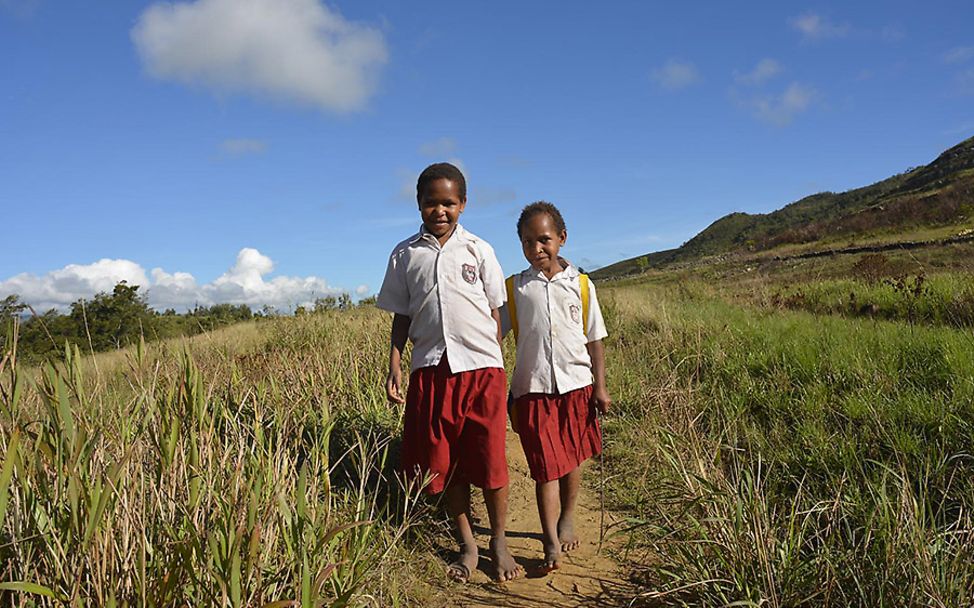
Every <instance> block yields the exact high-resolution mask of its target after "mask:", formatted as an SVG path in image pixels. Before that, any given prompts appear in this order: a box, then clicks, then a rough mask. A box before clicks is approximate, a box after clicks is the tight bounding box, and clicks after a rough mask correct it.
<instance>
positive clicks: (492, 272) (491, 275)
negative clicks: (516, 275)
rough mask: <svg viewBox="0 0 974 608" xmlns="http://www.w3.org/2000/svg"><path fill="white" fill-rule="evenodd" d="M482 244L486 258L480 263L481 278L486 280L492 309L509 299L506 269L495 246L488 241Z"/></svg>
mask: <svg viewBox="0 0 974 608" xmlns="http://www.w3.org/2000/svg"><path fill="white" fill-rule="evenodd" d="M482 246H483V256H484V258H483V261H481V263H480V280H481V281H483V282H484V293H486V294H487V303H488V304H489V305H490V307H491V309H494V308H500V307H501V306H502V305H503V304H504V302H506V301H507V287H505V286H504V271H503V270H501V265H500V262H498V261H497V256H496V255H494V248H493V247H491V246H490V245H488V244H486V243H482ZM501 317H502V318H503V315H501Z"/></svg>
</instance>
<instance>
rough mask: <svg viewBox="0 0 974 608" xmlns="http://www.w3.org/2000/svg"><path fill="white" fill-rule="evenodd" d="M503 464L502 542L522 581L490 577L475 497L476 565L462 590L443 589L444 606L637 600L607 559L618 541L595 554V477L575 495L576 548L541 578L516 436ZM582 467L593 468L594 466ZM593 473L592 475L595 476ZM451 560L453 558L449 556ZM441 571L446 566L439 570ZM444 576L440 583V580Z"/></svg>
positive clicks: (537, 530)
mask: <svg viewBox="0 0 974 608" xmlns="http://www.w3.org/2000/svg"><path fill="white" fill-rule="evenodd" d="M507 458H508V466H509V468H510V474H511V493H510V501H509V508H508V518H507V537H508V543H509V544H510V547H511V552H512V553H513V554H514V557H515V559H516V560H517V562H518V563H519V564H521V566H523V567H524V569H525V571H526V575H525V576H522V577H521V578H518V579H516V580H513V581H509V582H506V583H498V582H494V581H493V580H492V579H491V578H490V576H489V574H488V573H489V572H490V560H489V559H488V557H487V550H486V547H487V542H488V540H489V530H488V529H487V528H486V527H485V526H486V522H487V518H486V515H485V513H484V508H483V501H482V499H481V497H480V495H479V494H478V493H475V495H474V505H475V513H474V516H475V517H476V518H478V519H480V523H481V525H479V526H478V527H477V528H476V532H477V541H478V544H479V545H480V547H481V551H480V563H479V564H478V567H477V571H475V572H474V573H473V574H472V575H471V577H470V580H469V581H468V582H467V583H465V584H460V583H446V582H445V583H444V584H445V585H449V587H448V588H447V589H445V591H446V593H447V595H448V596H449V597H450V598H451V599H450V602H449V603H448V604H447V605H448V606H455V607H463V608H477V607H495V606H499V607H515V606H516V607H522V606H523V607H528V608H534V607H542V606H544V607H545V608H547V607H550V606H559V607H560V606H565V607H575V606H579V607H580V606H626V605H628V604H629V601H630V600H631V599H632V598H633V597H634V596H635V595H636V592H635V591H633V590H632V587H631V585H630V584H629V582H628V581H627V580H626V573H625V568H623V566H622V565H621V564H620V563H619V562H617V561H615V560H614V559H613V558H612V557H611V554H612V552H613V550H614V549H616V548H618V541H611V540H606V541H605V542H604V543H603V545H602V547H601V550H600V547H599V521H600V514H601V509H600V508H599V494H598V487H597V484H598V482H597V481H594V484H595V487H592V483H591V482H592V481H593V480H592V479H591V478H596V477H597V475H591V476H589V475H586V476H585V477H584V478H583V479H585V481H583V482H582V488H581V491H580V493H579V500H578V506H577V508H576V518H577V519H576V522H575V530H576V531H577V533H578V535H579V537H580V539H581V544H580V546H579V547H578V549H576V550H575V551H572V552H571V553H567V554H563V555H562V559H561V568H559V569H558V570H556V571H554V572H551V573H548V574H540V573H539V572H538V568H539V566H540V565H541V561H542V546H541V522H540V520H539V519H538V508H537V504H536V502H535V498H534V481H532V480H531V478H530V476H529V474H528V464H527V462H526V461H525V459H524V452H523V451H522V450H521V444H520V442H519V441H518V437H517V435H515V434H514V433H513V432H510V431H509V432H508V436H507ZM585 466H591V467H598V464H597V463H591V462H589V463H586V465H585ZM595 472H596V473H597V471H595ZM617 520H618V516H617V515H614V514H612V513H609V512H607V513H606V514H605V526H606V528H608V527H609V526H610V524H612V523H614V522H616V521H617ZM448 557H452V556H448ZM443 566H444V570H445V568H446V563H445V562H444V564H443ZM445 578H446V577H445V575H444V579H445Z"/></svg>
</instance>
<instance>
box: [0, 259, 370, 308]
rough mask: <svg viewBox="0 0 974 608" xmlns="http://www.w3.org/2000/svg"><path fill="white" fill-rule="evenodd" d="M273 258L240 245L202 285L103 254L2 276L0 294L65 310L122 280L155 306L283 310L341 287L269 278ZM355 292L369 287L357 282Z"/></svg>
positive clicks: (186, 277) (184, 274)
mask: <svg viewBox="0 0 974 608" xmlns="http://www.w3.org/2000/svg"><path fill="white" fill-rule="evenodd" d="M273 270H274V262H273V261H272V260H271V259H270V258H269V257H267V256H266V255H264V254H262V253H261V252H259V251H258V250H256V249H252V248H249V247H247V248H244V249H241V250H240V252H239V253H238V254H237V259H236V261H235V262H234V264H233V266H232V267H231V268H230V269H228V270H227V271H226V272H225V273H223V274H222V275H220V276H219V277H217V278H216V279H215V280H214V281H212V282H210V283H203V284H200V283H198V282H197V280H196V278H195V277H194V276H193V275H192V274H190V273H188V272H171V273H170V272H167V271H165V270H163V269H162V268H153V269H152V270H151V272H150V273H149V274H148V276H147V275H146V272H145V270H144V269H143V268H142V267H141V266H140V265H139V264H137V263H135V262H132V261H130V260H110V259H103V260H99V261H97V262H95V263H93V264H87V265H81V264H70V265H68V266H65V267H64V268H61V269H60V270H54V271H51V272H49V273H47V274H45V275H42V276H38V275H34V274H28V273H23V274H19V275H16V276H14V277H11V278H10V279H7V280H6V281H0V297H5V296H7V295H10V294H18V295H19V296H20V298H21V300H23V301H24V302H28V303H29V304H31V305H32V306H34V308H35V309H37V310H38V311H43V310H48V309H51V308H59V309H62V310H63V309H65V308H67V307H68V306H69V305H70V304H71V303H72V302H75V301H77V300H78V299H80V298H90V297H92V296H93V295H95V294H96V293H99V292H111V291H112V289H113V288H114V287H115V285H116V284H117V283H118V282H120V281H126V282H127V283H128V284H129V285H139V286H140V287H141V291H142V292H143V293H147V294H148V298H149V304H150V305H151V306H152V307H153V308H157V309H165V308H175V309H177V310H185V309H188V308H192V307H194V306H196V305H197V304H199V305H201V306H212V305H213V304H246V305H248V306H251V307H254V308H259V307H261V306H264V305H270V306H274V307H275V308H278V309H282V310H287V309H291V308H293V307H295V306H299V305H305V306H308V305H311V304H312V303H313V302H314V300H315V299H316V298H320V297H324V296H328V295H337V294H340V293H343V292H344V291H345V290H344V289H341V288H338V287H333V286H331V285H329V284H328V283H327V282H326V281H325V280H324V279H323V278H320V277H315V276H309V277H289V276H277V277H273V278H268V277H267V275H269V274H270V273H271V272H273ZM355 291H356V293H357V294H358V295H361V294H362V293H366V292H368V286H367V285H360V286H358V287H357V288H356V290H355Z"/></svg>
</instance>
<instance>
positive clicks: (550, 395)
mask: <svg viewBox="0 0 974 608" xmlns="http://www.w3.org/2000/svg"><path fill="white" fill-rule="evenodd" d="M517 234H518V237H519V238H520V239H521V248H522V249H523V251H524V257H525V258H527V260H528V262H530V264H531V266H530V267H529V268H527V269H526V270H524V271H522V272H521V273H520V274H516V275H513V276H511V277H509V278H508V279H507V294H508V295H507V304H505V307H504V308H505V309H504V310H501V311H500V314H501V322H502V325H503V331H504V332H505V333H506V332H507V331H508V330H509V329H510V330H513V331H514V338H515V340H516V342H517V362H516V364H515V368H514V376H513V379H512V380H511V392H512V393H513V397H514V405H513V408H512V411H511V424H512V425H513V427H514V429H515V430H516V431H517V432H518V434H519V435H520V438H521V447H522V448H524V455H525V456H526V457H527V461H528V467H529V468H530V469H531V477H532V478H533V479H534V480H535V482H536V486H535V493H536V496H537V500H538V514H539V515H540V516H541V530H542V535H543V537H544V567H543V569H544V570H545V571H551V570H554V569H556V568H558V567H559V560H560V558H561V554H562V552H568V551H571V550H573V549H575V548H577V547H578V544H579V540H578V537H577V536H576V534H575V529H574V528H575V526H574V511H575V502H576V498H577V496H578V487H579V482H580V480H581V470H580V469H579V466H580V465H581V464H582V462H584V461H585V460H587V459H588V458H591V457H592V456H594V455H596V454H599V453H600V452H601V451H602V432H601V430H600V428H599V421H598V416H597V413H596V412H605V411H606V410H607V409H608V408H609V405H610V403H611V400H610V399H609V394H608V392H607V391H606V388H605V357H604V351H603V349H602V338H605V337H606V335H607V333H606V331H605V324H604V322H603V320H602V312H601V311H600V310H599V303H598V300H596V297H595V287H594V286H593V285H592V284H591V283H590V282H589V281H588V277H587V276H586V275H583V274H580V273H579V271H578V269H577V268H575V267H574V266H572V265H571V264H569V263H568V262H566V261H565V260H563V259H562V258H560V257H559V256H558V251H559V249H561V247H562V246H563V245H564V244H565V240H566V239H567V238H568V232H567V231H566V229H565V220H564V219H562V217H561V213H560V212H559V211H558V209H557V208H556V207H555V206H554V205H552V204H551V203H546V202H543V201H539V202H537V203H532V204H530V205H528V206H527V207H525V208H524V210H523V211H522V212H521V217H520V218H519V219H518V221H517Z"/></svg>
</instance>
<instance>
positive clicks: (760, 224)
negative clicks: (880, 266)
mask: <svg viewBox="0 0 974 608" xmlns="http://www.w3.org/2000/svg"><path fill="white" fill-rule="evenodd" d="M972 217H974V137H972V138H969V139H967V140H965V141H963V142H961V143H959V144H957V145H956V146H954V147H952V148H950V149H949V150H947V151H946V152H944V153H943V154H941V155H940V156H938V157H937V158H936V159H935V160H934V161H933V162H931V163H930V164H928V165H925V166H921V167H915V168H913V169H910V170H908V171H906V172H904V173H900V174H898V175H894V176H892V177H890V178H887V179H885V180H882V181H880V182H877V183H875V184H872V185H870V186H866V187H863V188H857V189H854V190H849V191H847V192H842V193H834V192H821V193H818V194H813V195H811V196H807V197H805V198H803V199H800V200H798V201H795V202H793V203H791V204H789V205H786V206H785V207H782V208H781V209H778V210H777V211H773V212H771V213H767V214H749V213H740V212H737V213H731V214H729V215H725V216H724V217H722V218H720V219H718V220H717V221H715V222H714V223H713V224H711V225H710V226H708V227H707V228H706V229H704V230H703V231H702V232H700V233H699V234H697V235H696V236H695V237H693V238H692V239H690V240H689V241H687V242H686V243H684V244H683V245H682V246H681V247H679V248H677V249H670V250H667V251H661V252H656V253H650V254H647V255H645V256H637V257H635V258H631V259H628V260H623V261H621V262H616V263H614V264H611V265H609V266H605V267H603V268H601V269H599V270H597V271H595V272H594V273H593V276H594V277H596V278H602V279H605V278H614V277H618V276H625V275H628V274H633V273H636V272H640V271H642V270H645V269H647V268H658V267H661V266H665V265H668V264H673V263H677V262H690V261H696V260H700V259H702V258H706V257H708V256H715V255H733V254H760V253H761V252H771V251H775V252H780V251H795V250H811V249H815V248H817V247H819V248H821V247H828V246H829V245H828V243H830V242H834V241H841V242H848V241H849V240H850V239H863V238H873V239H876V238H880V237H881V238H882V239H883V240H886V241H889V242H895V241H897V240H907V239H915V238H916V237H917V233H918V232H922V231H923V230H926V229H930V228H936V227H949V226H955V225H961V224H964V223H965V222H970V220H971V219H972Z"/></svg>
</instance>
